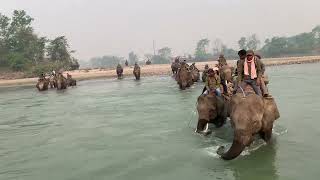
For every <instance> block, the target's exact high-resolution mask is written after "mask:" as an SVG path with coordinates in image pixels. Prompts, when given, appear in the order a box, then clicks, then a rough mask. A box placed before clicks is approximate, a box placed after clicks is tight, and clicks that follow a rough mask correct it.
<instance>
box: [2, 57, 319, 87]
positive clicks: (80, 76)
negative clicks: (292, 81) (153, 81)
mask: <svg viewBox="0 0 320 180" xmlns="http://www.w3.org/2000/svg"><path fill="white" fill-rule="evenodd" d="M216 62H217V61H208V62H196V66H197V67H198V68H199V70H200V71H202V70H203V69H204V66H205V64H209V66H210V67H213V66H214V65H215V64H216ZM235 62H236V60H229V61H228V63H229V64H231V65H235ZM263 62H264V63H265V65H266V66H278V65H290V64H306V63H316V62H320V56H304V57H290V58H268V59H263ZM132 71H133V66H130V67H124V76H132ZM66 73H69V74H71V75H72V76H73V78H75V79H76V80H78V81H80V80H90V79H99V78H115V77H116V73H115V70H114V69H111V70H110V69H108V70H105V69H93V70H75V71H67V72H65V74H66ZM169 74H171V64H154V65H148V66H146V65H143V66H142V71H141V75H142V76H154V75H169ZM37 80H38V78H25V79H13V80H12V79H11V80H6V79H1V77H0V87H1V86H31V85H35V84H36V83H37Z"/></svg>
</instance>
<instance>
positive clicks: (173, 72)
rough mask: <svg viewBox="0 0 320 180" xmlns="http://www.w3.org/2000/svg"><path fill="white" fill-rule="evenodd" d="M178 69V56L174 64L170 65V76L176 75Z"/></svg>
mask: <svg viewBox="0 0 320 180" xmlns="http://www.w3.org/2000/svg"><path fill="white" fill-rule="evenodd" d="M179 68H180V62H179V56H178V57H176V58H175V59H174V62H172V64H171V70H172V74H173V75H176V74H177V73H178V69H179Z"/></svg>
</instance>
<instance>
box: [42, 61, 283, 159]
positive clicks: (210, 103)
mask: <svg viewBox="0 0 320 180" xmlns="http://www.w3.org/2000/svg"><path fill="white" fill-rule="evenodd" d="M256 58H257V57H256ZM218 62H219V60H218ZM219 64H220V62H219ZM219 64H217V65H216V67H214V68H209V66H208V65H206V67H205V70H204V71H203V73H202V78H201V79H202V81H203V82H206V84H207V82H208V78H209V76H210V73H209V70H210V69H215V74H217V75H218V76H220V78H221V79H223V81H225V83H226V85H227V90H226V91H225V92H224V93H221V94H217V93H210V92H209V93H205V92H206V91H205V89H206V88H205V89H204V91H203V93H202V94H201V95H200V96H199V97H198V99H197V111H198V123H197V128H196V131H195V132H196V133H199V134H202V135H204V136H206V135H209V134H210V133H212V130H210V129H209V124H213V125H214V126H215V127H216V128H220V127H222V126H223V125H224V124H225V123H226V121H227V118H230V122H231V126H232V128H233V130H234V137H233V142H232V145H231V147H230V148H229V150H225V147H223V146H221V147H219V149H218V151H217V153H218V154H219V155H220V156H221V158H222V159H224V160H232V159H234V158H236V157H238V156H239V155H240V154H241V152H242V151H243V150H244V149H245V148H246V147H247V146H250V144H251V143H252V142H253V140H254V136H255V135H256V134H258V135H259V136H260V137H261V138H262V139H263V140H264V141H266V142H269V141H270V139H271V136H272V129H273V123H274V122H275V121H276V120H277V119H278V118H279V117H280V113H279V110H278V108H277V105H276V102H275V100H274V98H273V97H272V96H267V97H264V96H262V95H259V94H257V93H256V92H255V91H254V87H252V86H251V85H250V84H246V85H245V86H242V87H241V88H236V87H235V86H237V83H236V82H235V80H234V79H235V74H234V72H235V71H234V68H233V67H231V66H229V65H228V64H227V63H225V64H223V65H221V66H220V65H219ZM126 65H127V64H126ZM171 68H172V73H173V77H174V78H175V80H176V81H177V84H178V85H179V88H180V89H181V90H184V89H186V88H188V87H190V86H192V85H193V83H195V82H197V81H199V80H200V71H199V70H198V68H197V67H196V66H195V63H193V64H192V65H188V63H186V61H185V60H181V59H179V57H177V58H176V59H175V60H174V62H173V63H172V65H171ZM140 72H141V68H140V67H139V65H138V64H137V63H136V64H135V66H134V69H133V74H134V76H135V79H136V80H140ZM116 73H117V76H118V79H122V78H123V68H122V66H121V65H120V64H119V65H118V66H117V68H116ZM264 82H265V84H268V80H267V78H266V79H265V80H264ZM75 85H76V81H75V80H74V79H73V78H72V77H71V75H69V74H68V75H67V78H65V77H64V76H63V74H62V73H58V74H57V75H56V74H53V75H51V76H50V78H45V77H40V78H39V81H38V83H37V86H36V87H37V88H38V90H39V91H43V90H48V87H49V86H50V87H51V88H57V89H58V90H60V89H66V88H67V87H68V86H75ZM221 89H224V88H223V87H222V85H221Z"/></svg>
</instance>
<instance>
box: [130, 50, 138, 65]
mask: <svg viewBox="0 0 320 180" xmlns="http://www.w3.org/2000/svg"><path fill="white" fill-rule="evenodd" d="M128 59H129V64H134V63H136V62H138V55H136V54H135V53H134V52H133V51H131V52H130V53H129V58H128Z"/></svg>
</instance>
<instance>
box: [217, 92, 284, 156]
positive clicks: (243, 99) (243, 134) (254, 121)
mask: <svg viewBox="0 0 320 180" xmlns="http://www.w3.org/2000/svg"><path fill="white" fill-rule="evenodd" d="M229 110H230V111H229V113H230V119H231V125H232V127H233V128H234V138H233V142H232V145H231V147H230V149H229V150H228V151H227V152H224V147H220V148H219V149H218V154H219V155H221V157H222V158H223V159H225V160H232V159H234V158H236V157H238V156H239V155H240V154H241V152H242V151H243V150H244V148H245V147H247V146H249V145H250V144H251V143H252V141H253V136H254V135H255V134H259V135H260V136H261V138H262V139H264V140H265V141H266V142H268V141H269V140H270V138H271V136H272V128H273V123H274V121H275V120H277V119H278V118H279V117H280V113H279V111H278V108H277V105H276V102H275V100H274V99H273V98H270V97H268V98H262V97H260V96H258V95H256V94H249V95H245V94H244V93H243V94H242V93H237V94H235V95H234V96H232V98H231V102H230V107H229Z"/></svg>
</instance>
